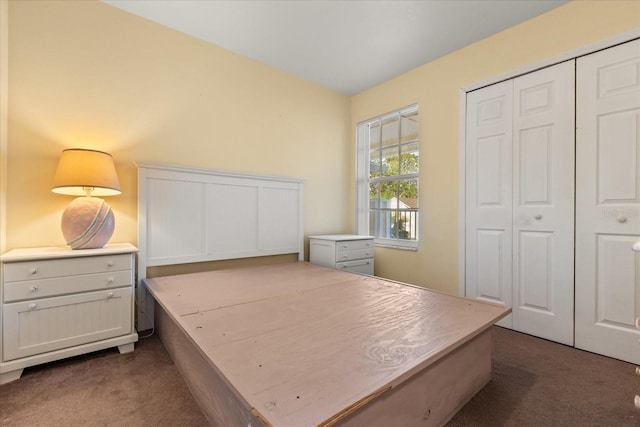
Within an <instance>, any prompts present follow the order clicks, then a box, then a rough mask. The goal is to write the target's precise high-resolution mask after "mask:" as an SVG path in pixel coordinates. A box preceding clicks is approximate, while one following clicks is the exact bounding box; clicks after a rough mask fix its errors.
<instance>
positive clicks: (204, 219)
mask: <svg viewBox="0 0 640 427" xmlns="http://www.w3.org/2000/svg"><path fill="white" fill-rule="evenodd" d="M136 164H137V166H138V249H139V252H138V291H137V301H138V307H139V310H138V330H144V329H148V328H149V327H151V324H150V323H151V322H152V319H153V300H152V298H151V297H149V296H148V295H147V292H146V289H144V285H143V283H142V280H143V279H144V278H146V272H147V267H152V266H160V265H173V264H184V263H192V262H203V261H216V260H223V259H233V258H247V257H256V256H266V255H279V254H291V253H298V259H299V260H303V259H304V231H303V230H304V228H303V221H302V220H303V185H302V180H301V179H296V178H285V177H277V176H267V175H254V174H246V173H237V172H228V171H220V170H214V169H202V168H191V167H183V166H175V165H166V164H157V163H139V162H138V163H136Z"/></svg>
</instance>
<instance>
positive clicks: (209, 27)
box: [103, 0, 568, 95]
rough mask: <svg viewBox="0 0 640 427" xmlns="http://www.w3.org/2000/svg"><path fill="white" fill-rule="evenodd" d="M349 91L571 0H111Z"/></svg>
mask: <svg viewBox="0 0 640 427" xmlns="http://www.w3.org/2000/svg"><path fill="white" fill-rule="evenodd" d="M103 1H104V2H105V3H108V4H110V5H113V6H115V7H118V8H120V9H123V10H126V11H128V12H131V13H133V14H136V15H139V16H142V17H144V18H147V19H149V20H151V21H155V22H157V23H160V24H163V25H166V26H167V27H170V28H173V29H176V30H178V31H182V32H184V33H186V34H190V35H192V36H194V37H198V38H200V39H203V40H206V41H209V42H211V43H214V44H216V45H218V46H221V47H223V48H226V49H228V50H231V51H234V52H236V53H239V54H242V55H244V56H248V57H250V58H253V59H255V60H258V61H260V62H262V63H265V64H268V65H271V66H273V67H275V68H278V69H281V70H284V71H287V72H289V73H291V74H294V75H297V76H299V77H302V78H304V79H307V80H310V81H312V82H316V83H318V84H320V85H322V86H325V87H328V88H331V89H334V90H336V91H338V92H342V93H344V94H347V95H352V94H355V93H358V92H360V91H362V90H364V89H367V88H369V87H372V86H375V85H376V84H378V83H381V82H383V81H385V80H388V79H390V78H392V77H395V76H398V75H400V74H402V73H404V72H406V71H409V70H411V69H413V68H416V67H417V66H419V65H422V64H425V63H427V62H429V61H432V60H434V59H436V58H438V57H441V56H444V55H446V54H448V53H450V52H453V51H455V50H457V49H460V48H462V47H464V46H467V45H469V44H472V43H474V42H476V41H478V40H480V39H483V38H485V37H487V36H489V35H491V34H495V33H497V32H499V31H502V30H504V29H506V28H509V27H512V26H514V25H516V24H518V23H521V22H523V21H526V20H528V19H530V18H532V17H534V16H536V15H540V14H542V13H545V12H547V11H548V10H550V9H553V8H555V7H557V6H560V5H562V4H564V3H567V1H568V0H422V1H401V0H395V1H382V0H379V1H378V0H377V1H368V0H356V1H351V0H342V1H339V0H333V1H330V0H325V1H312V0H296V1H293V0H285V1H281V0H252V1H243V0H236V1H228V0H103Z"/></svg>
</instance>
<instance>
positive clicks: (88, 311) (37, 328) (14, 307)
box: [2, 287, 133, 361]
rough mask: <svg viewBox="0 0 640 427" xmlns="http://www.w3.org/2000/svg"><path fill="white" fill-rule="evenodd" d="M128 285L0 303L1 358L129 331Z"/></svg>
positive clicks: (118, 334)
mask: <svg viewBox="0 0 640 427" xmlns="http://www.w3.org/2000/svg"><path fill="white" fill-rule="evenodd" d="M132 297H133V296H132V288H131V287H127V288H119V289H111V290H107V291H99V292H87V293H83V294H78V295H67V296H64V297H56V298H43V299H40V300H35V301H23V302H15V303H12V304H4V305H3V308H2V318H3V322H4V326H3V329H4V331H5V333H4V336H3V344H4V346H3V353H4V354H3V356H4V357H3V360H5V361H7V360H13V359H17V358H20V357H26V356H32V355H35V354H40V353H44V352H49V351H54V350H60V349H63V348H66V347H71V346H75V345H80V344H86V343H89V342H92V341H98V340H104V339H107V338H112V337H117V336H120V335H125V334H130V333H132V310H131V301H132Z"/></svg>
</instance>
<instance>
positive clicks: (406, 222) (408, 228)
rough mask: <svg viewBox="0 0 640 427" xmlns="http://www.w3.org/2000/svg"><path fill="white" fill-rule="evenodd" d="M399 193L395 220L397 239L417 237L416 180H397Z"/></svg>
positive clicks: (413, 238) (414, 238)
mask: <svg viewBox="0 0 640 427" xmlns="http://www.w3.org/2000/svg"><path fill="white" fill-rule="evenodd" d="M398 188H399V195H400V197H398V211H397V217H396V218H395V220H396V226H397V235H398V238H399V239H406V240H416V239H417V238H418V180H417V179H406V180H401V181H398Z"/></svg>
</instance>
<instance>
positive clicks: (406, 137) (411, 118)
mask: <svg viewBox="0 0 640 427" xmlns="http://www.w3.org/2000/svg"><path fill="white" fill-rule="evenodd" d="M417 139H418V112H417V111H414V112H413V113H409V114H403V115H402V117H401V119H400V142H408V141H415V140H417Z"/></svg>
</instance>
